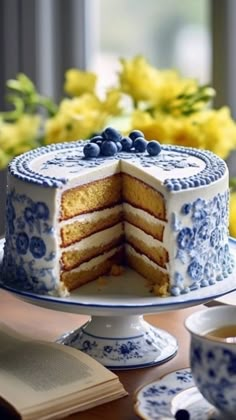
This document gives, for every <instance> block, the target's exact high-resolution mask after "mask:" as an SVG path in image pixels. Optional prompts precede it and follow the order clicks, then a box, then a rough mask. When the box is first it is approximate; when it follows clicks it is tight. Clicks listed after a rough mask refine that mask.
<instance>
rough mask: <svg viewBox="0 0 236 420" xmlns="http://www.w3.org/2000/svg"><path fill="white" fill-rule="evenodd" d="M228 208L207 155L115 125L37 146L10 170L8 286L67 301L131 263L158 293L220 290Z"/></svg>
mask: <svg viewBox="0 0 236 420" xmlns="http://www.w3.org/2000/svg"><path fill="white" fill-rule="evenodd" d="M137 140H139V141H137ZM228 202H229V188H228V169H227V166H226V164H225V162H224V161H223V160H221V159H220V158H219V157H217V156H215V155H214V154H212V153H211V152H208V151H203V150H197V149H192V148H184V147H174V146H166V145H165V146H160V145H159V143H157V142H155V141H153V142H146V140H145V139H144V138H143V135H142V133H140V132H136V131H134V132H132V133H130V135H129V137H128V138H127V137H126V138H122V137H121V136H120V134H119V133H117V132H115V131H114V130H113V129H111V128H108V129H107V130H105V131H104V132H103V133H102V135H101V136H97V137H95V138H93V139H91V140H90V141H76V142H70V143H63V144H56V145H51V146H48V147H42V148H38V149H36V150H33V151H30V152H27V153H25V154H23V155H21V156H19V157H17V158H15V159H14V160H13V161H12V162H11V163H10V165H9V171H8V193H7V208H6V216H7V227H6V240H5V247H4V258H3V263H2V273H3V279H4V282H5V283H6V284H8V285H11V286H14V287H17V288H20V289H24V290H29V291H33V292H35V293H42V294H52V295H58V296H65V295H67V294H69V292H70V290H73V289H75V288H78V287H80V286H81V285H83V284H85V283H87V282H89V281H93V280H96V279H98V278H100V277H101V276H103V275H106V274H108V273H111V272H113V273H114V272H116V271H117V269H118V267H120V264H124V265H125V264H126V265H128V266H130V267H132V268H133V270H135V271H137V272H138V273H140V274H141V275H142V276H143V277H145V278H147V280H148V285H149V287H150V291H151V293H154V294H155V295H157V296H169V295H172V296H177V295H179V294H186V293H190V292H191V291H192V290H196V289H198V288H201V287H208V286H209V287H214V286H213V285H214V284H215V283H216V282H218V281H220V280H223V279H226V278H227V277H228V276H229V274H230V273H232V270H233V260H232V258H231V255H230V252H229V245H228V211H229V209H228ZM114 268H115V271H114ZM118 271H119V270H118Z"/></svg>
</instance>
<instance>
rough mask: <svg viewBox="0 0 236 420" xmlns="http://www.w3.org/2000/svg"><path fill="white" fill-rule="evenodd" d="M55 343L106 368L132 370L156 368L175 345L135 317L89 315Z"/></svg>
mask: <svg viewBox="0 0 236 420" xmlns="http://www.w3.org/2000/svg"><path fill="white" fill-rule="evenodd" d="M57 343H61V344H64V345H67V346H71V347H75V348H77V349H79V350H82V351H83V352H85V353H87V354H88V355H90V356H91V357H93V358H94V359H96V360H97V361H98V362H100V363H101V364H103V365H104V366H106V367H108V368H109V369H135V368H141V367H147V366H153V365H158V364H160V363H163V362H166V361H167V360H169V359H171V358H172V357H174V356H175V354H176V353H177V349H178V343H177V340H176V339H175V337H173V336H172V335H170V334H169V333H168V332H166V331H165V330H162V329H159V328H156V327H153V326H152V325H150V324H149V323H148V322H146V321H145V320H144V319H143V316H142V315H135V316H110V317H109V316H92V317H91V319H90V320H89V321H88V322H87V323H86V324H84V325H83V326H82V327H80V328H78V329H77V330H74V331H71V332H69V333H66V334H64V335H63V336H61V337H60V338H59V339H58V340H57Z"/></svg>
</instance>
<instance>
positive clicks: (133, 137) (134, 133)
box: [129, 130, 144, 141]
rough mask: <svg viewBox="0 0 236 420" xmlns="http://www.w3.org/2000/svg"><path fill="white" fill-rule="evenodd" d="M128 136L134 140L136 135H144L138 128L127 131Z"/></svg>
mask: <svg viewBox="0 0 236 420" xmlns="http://www.w3.org/2000/svg"><path fill="white" fill-rule="evenodd" d="M129 137H130V138H131V140H133V141H134V140H135V139H137V138H138V137H144V134H143V133H142V131H140V130H133V131H131V132H130V133H129Z"/></svg>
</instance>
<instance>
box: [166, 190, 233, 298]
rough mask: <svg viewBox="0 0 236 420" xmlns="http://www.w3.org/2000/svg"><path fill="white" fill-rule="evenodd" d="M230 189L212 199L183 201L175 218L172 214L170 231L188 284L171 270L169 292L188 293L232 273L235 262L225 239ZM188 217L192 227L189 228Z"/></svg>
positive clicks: (174, 214) (181, 276)
mask: <svg viewBox="0 0 236 420" xmlns="http://www.w3.org/2000/svg"><path fill="white" fill-rule="evenodd" d="M228 199H229V192H225V193H222V194H217V195H216V196H215V197H214V198H213V199H212V200H204V199H202V198H198V199H197V200H195V201H194V202H192V203H185V204H184V205H183V206H182V208H181V215H183V216H186V219H187V221H186V224H187V226H184V218H181V221H180V218H178V216H177V214H176V213H173V214H172V230H173V231H174V232H176V244H177V253H176V257H175V258H176V259H177V260H179V261H180V262H181V264H182V265H183V267H186V273H185V275H186V276H187V277H188V278H189V279H190V281H191V284H190V286H189V287H187V288H186V287H184V276H183V275H182V274H181V273H179V272H175V273H174V283H173V286H172V289H171V294H172V295H175V296H177V295H179V294H181V293H188V292H189V291H190V290H195V289H198V288H199V287H206V286H209V285H212V284H214V283H215V281H220V280H223V278H225V277H228V275H229V274H231V273H232V271H233V267H234V261H233V259H232V257H231V255H230V252H229V245H228V243H225V238H228V228H227V226H228V225H227V223H228ZM189 218H190V219H191V227H189Z"/></svg>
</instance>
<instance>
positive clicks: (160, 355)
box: [1, 239, 236, 369]
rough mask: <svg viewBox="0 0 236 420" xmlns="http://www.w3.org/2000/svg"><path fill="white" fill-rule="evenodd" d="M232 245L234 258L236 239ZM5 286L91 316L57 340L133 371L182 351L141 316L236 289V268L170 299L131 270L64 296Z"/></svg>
mask: <svg viewBox="0 0 236 420" xmlns="http://www.w3.org/2000/svg"><path fill="white" fill-rule="evenodd" d="M230 248H231V252H232V253H233V254H234V256H235V259H236V241H235V240H233V239H230ZM1 287H2V288H4V289H5V290H8V291H10V292H11V293H14V294H15V295H16V296H17V297H18V298H20V299H22V300H23V301H26V302H29V303H31V304H33V305H37V306H40V307H44V308H48V309H54V310H57V311H64V312H71V313H77V314H87V315H90V316H91V319H90V320H89V321H88V322H87V323H86V324H85V325H83V326H82V327H80V328H78V329H77V330H75V331H71V332H68V333H65V334H64V335H63V336H62V337H60V338H59V339H58V340H57V342H59V343H62V344H65V345H69V346H72V347H75V348H78V349H80V350H82V351H84V352H86V353H87V354H89V355H90V356H92V357H93V358H95V359H96V360H98V361H99V362H100V363H102V364H103V365H105V366H107V367H108V368H110V369H134V368H143V367H147V366H153V365H157V364H160V363H163V362H165V361H167V360H169V359H170V358H172V357H174V356H175V354H176V353H177V350H178V343H177V340H176V338H175V337H173V336H172V335H171V334H169V333H168V332H167V331H165V330H163V329H160V328H156V327H153V326H152V325H150V324H149V323H148V322H146V321H145V320H144V319H143V315H145V314H152V313H160V312H165V311H171V310H177V309H183V308H187V307H190V306H194V305H199V304H202V303H206V302H208V301H210V300H212V299H215V298H217V297H219V296H222V295H224V294H226V293H229V292H232V291H234V290H236V270H234V273H233V274H231V275H230V276H229V277H228V278H227V279H225V280H223V281H220V282H217V283H216V284H215V285H212V286H208V287H206V288H200V289H198V290H195V291H192V292H190V293H188V294H186V295H180V296H177V297H173V296H172V297H167V298H158V297H155V296H153V295H152V294H151V293H150V292H149V290H148V288H147V286H146V281H145V279H144V278H143V277H141V276H139V275H138V274H137V273H135V272H134V271H133V270H130V269H127V270H126V271H125V273H124V275H122V276H118V277H109V276H107V277H105V282H104V284H102V285H101V284H99V281H94V282H91V283H89V284H87V285H85V286H83V287H81V288H80V289H78V290H77V291H75V292H72V293H71V295H70V296H69V297H66V298H57V297H50V296H43V295H36V294H33V293H29V292H24V291H20V290H16V289H13V288H11V287H7V286H4V285H3V284H2V285H1Z"/></svg>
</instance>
